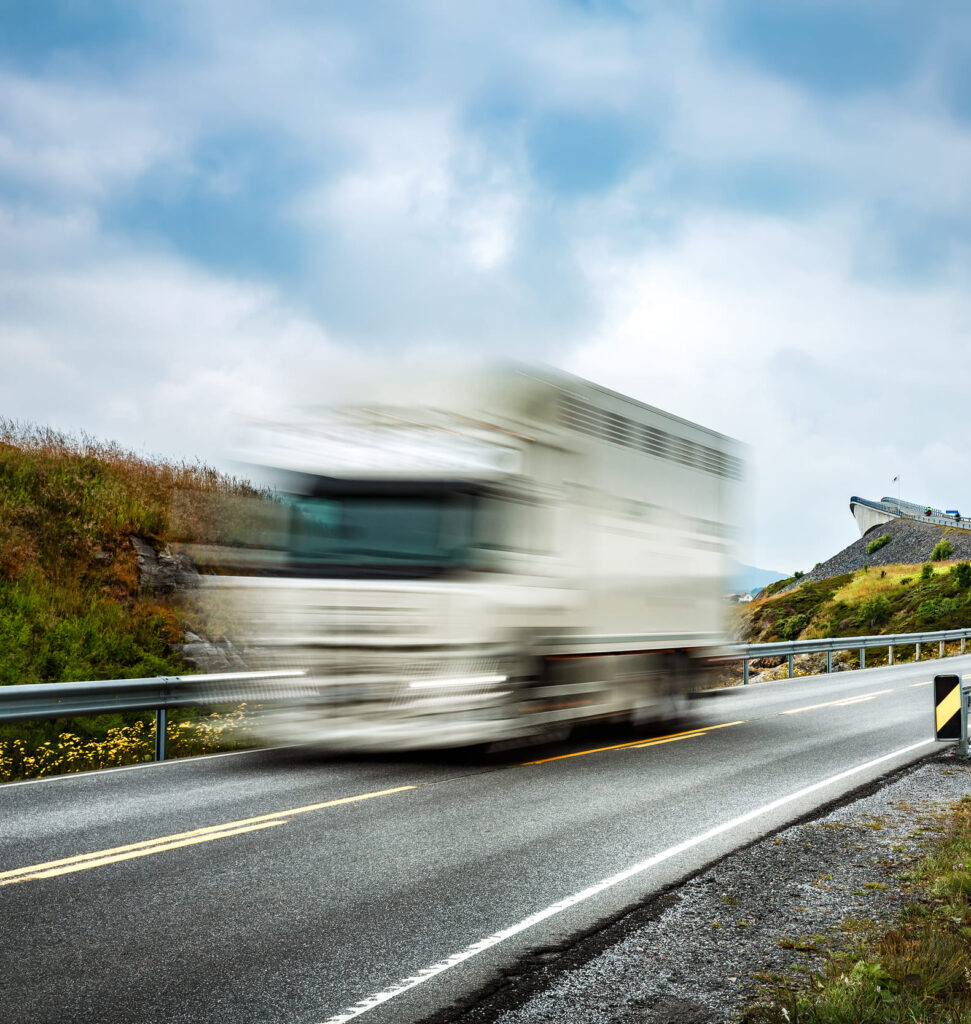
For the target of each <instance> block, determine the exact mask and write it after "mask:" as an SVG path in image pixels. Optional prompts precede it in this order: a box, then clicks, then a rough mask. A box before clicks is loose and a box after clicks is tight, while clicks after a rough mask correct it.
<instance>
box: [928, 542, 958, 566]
mask: <svg viewBox="0 0 971 1024" xmlns="http://www.w3.org/2000/svg"><path fill="white" fill-rule="evenodd" d="M953 554H954V545H953V544H952V543H951V542H950V541H949V540H939V541H938V542H937V543H936V544H935V545H934V550H933V551H932V552H931V561H932V562H943V561H944V559H945V558H950V557H951V555H953Z"/></svg>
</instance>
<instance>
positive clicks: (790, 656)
mask: <svg viewBox="0 0 971 1024" xmlns="http://www.w3.org/2000/svg"><path fill="white" fill-rule="evenodd" d="M787 661H788V667H789V675H787V676H786V679H792V676H793V671H792V655H791V654H790V655H789V657H788V658H787Z"/></svg>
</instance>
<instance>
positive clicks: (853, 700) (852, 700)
mask: <svg viewBox="0 0 971 1024" xmlns="http://www.w3.org/2000/svg"><path fill="white" fill-rule="evenodd" d="M893 691H894V687H892V686H891V687H890V689H889V690H874V691H873V693H861V694H860V695H859V696H857V697H844V698H843V699H842V700H828V701H825V702H824V703H823V704H809V705H808V706H806V707H804V708H792V710H790V711H780V712H779V714H780V715H798V714H799V713H800V712H802V711H815V710H816V708H836V707H845V706H846V705H847V704H861V703H862V702H863V701H866V700H873V698H874V697H879V696H881V694H884V693H893Z"/></svg>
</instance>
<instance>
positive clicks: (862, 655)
mask: <svg viewBox="0 0 971 1024" xmlns="http://www.w3.org/2000/svg"><path fill="white" fill-rule="evenodd" d="M860 668H866V648H865V647H861V648H860Z"/></svg>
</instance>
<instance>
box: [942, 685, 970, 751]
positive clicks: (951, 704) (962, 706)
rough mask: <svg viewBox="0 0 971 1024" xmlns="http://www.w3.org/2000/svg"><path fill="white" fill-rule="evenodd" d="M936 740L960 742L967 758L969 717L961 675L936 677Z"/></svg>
mask: <svg viewBox="0 0 971 1024" xmlns="http://www.w3.org/2000/svg"><path fill="white" fill-rule="evenodd" d="M934 739H936V740H960V741H961V753H962V754H964V755H965V756H967V749H968V715H967V703H966V698H965V697H964V696H963V695H962V693H961V677H960V676H959V675H953V674H948V675H938V676H934Z"/></svg>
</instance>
